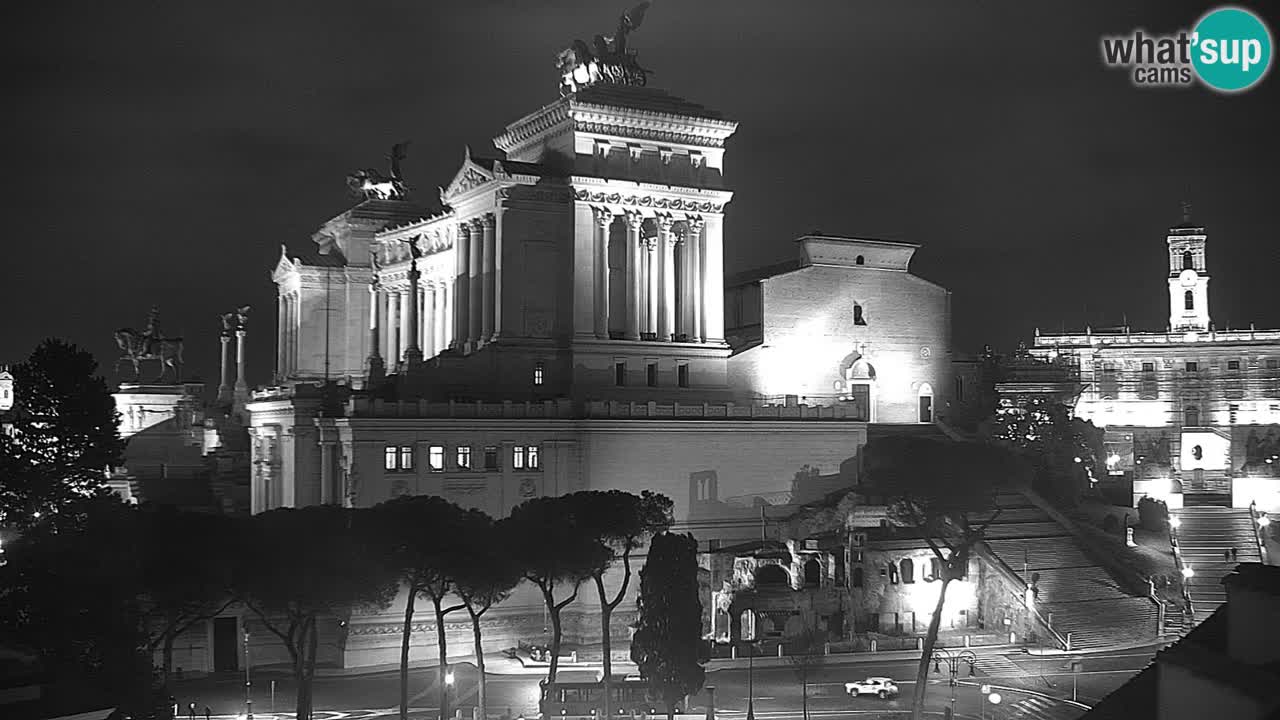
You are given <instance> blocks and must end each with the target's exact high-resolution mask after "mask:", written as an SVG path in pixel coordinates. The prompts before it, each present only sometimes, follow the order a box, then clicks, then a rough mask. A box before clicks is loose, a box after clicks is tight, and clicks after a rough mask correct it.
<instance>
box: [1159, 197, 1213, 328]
mask: <svg viewBox="0 0 1280 720" xmlns="http://www.w3.org/2000/svg"><path fill="white" fill-rule="evenodd" d="M1205 237H1206V236H1205V232H1204V227H1202V226H1199V225H1196V224H1194V223H1192V222H1191V204H1190V203H1183V204H1182V223H1181V224H1179V225H1175V226H1173V227H1171V228H1169V235H1168V236H1167V238H1166V240H1167V241H1168V243H1169V328H1170V330H1173V331H1175V332H1177V331H1183V332H1200V331H1205V330H1208V329H1209V272H1208V270H1207V268H1206V266H1205V255H1204V242H1205Z"/></svg>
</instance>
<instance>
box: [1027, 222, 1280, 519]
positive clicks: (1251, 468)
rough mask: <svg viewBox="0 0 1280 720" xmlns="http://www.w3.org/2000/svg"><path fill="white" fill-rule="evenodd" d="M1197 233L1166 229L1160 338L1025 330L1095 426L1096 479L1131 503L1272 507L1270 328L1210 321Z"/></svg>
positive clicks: (1279, 409) (1278, 340)
mask: <svg viewBox="0 0 1280 720" xmlns="http://www.w3.org/2000/svg"><path fill="white" fill-rule="evenodd" d="M1207 238H1208V235H1207V234H1206V232H1205V228H1204V227H1203V226H1200V225H1196V224H1193V223H1192V222H1191V221H1190V217H1189V211H1187V212H1185V213H1184V217H1183V222H1182V224H1179V225H1176V226H1174V227H1172V228H1170V229H1169V233H1168V236H1167V237H1166V245H1167V248H1168V261H1169V263H1168V267H1169V271H1168V304H1169V324H1168V326H1167V327H1166V328H1165V330H1164V331H1163V332H1134V331H1132V330H1130V329H1129V328H1128V327H1123V328H1120V329H1112V330H1107V331H1095V330H1094V329H1092V328H1088V329H1086V331H1085V332H1084V333H1074V334H1042V333H1041V332H1040V331H1039V330H1037V331H1036V337H1035V345H1034V347H1033V348H1032V349H1031V352H1032V353H1033V354H1034V355H1036V356H1037V357H1039V358H1041V359H1045V360H1049V361H1052V362H1055V363H1062V362H1066V363H1068V364H1069V365H1071V366H1072V367H1074V368H1075V370H1076V371H1077V372H1078V375H1079V382H1080V383H1081V384H1083V386H1084V389H1083V392H1082V394H1081V395H1080V398H1079V401H1078V402H1077V403H1076V406H1075V411H1076V415H1077V416H1078V417H1080V418H1082V419H1085V420H1092V421H1093V423H1094V424H1095V425H1097V426H1099V427H1103V428H1106V446H1107V464H1108V472H1110V473H1112V474H1114V475H1117V476H1123V477H1131V478H1132V479H1133V494H1134V502H1135V503H1136V502H1137V500H1139V499H1140V498H1142V497H1145V496H1148V495H1149V496H1152V497H1155V498H1158V499H1162V500H1166V501H1168V502H1170V504H1171V505H1172V506H1174V507H1178V506H1180V505H1181V504H1182V503H1187V504H1217V505H1234V506H1236V507H1247V506H1248V505H1249V503H1250V502H1253V501H1256V502H1257V503H1258V505H1259V506H1260V507H1262V508H1263V509H1266V510H1268V511H1271V512H1276V511H1280V475H1278V474H1277V467H1278V464H1280V330H1256V329H1254V328H1252V327H1250V328H1249V329H1248V330H1231V329H1221V328H1218V327H1217V326H1216V325H1215V324H1214V323H1213V321H1212V319H1211V315H1210V309H1209V293H1208V287H1209V276H1210V275H1209V269H1208V262H1207V256H1206V245H1207Z"/></svg>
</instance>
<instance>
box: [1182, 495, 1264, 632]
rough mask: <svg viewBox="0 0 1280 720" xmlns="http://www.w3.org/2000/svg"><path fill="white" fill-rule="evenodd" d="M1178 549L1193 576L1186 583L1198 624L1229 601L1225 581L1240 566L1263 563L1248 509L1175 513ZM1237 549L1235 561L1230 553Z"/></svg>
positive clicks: (1206, 509)
mask: <svg viewBox="0 0 1280 720" xmlns="http://www.w3.org/2000/svg"><path fill="white" fill-rule="evenodd" d="M1173 516H1174V517H1176V518H1178V520H1179V521H1180V526H1179V527H1178V529H1177V538H1178V550H1179V553H1180V555H1181V557H1182V563H1183V567H1189V568H1191V571H1192V576H1191V577H1190V578H1187V579H1186V580H1184V581H1183V582H1184V585H1185V587H1186V589H1187V594H1188V595H1189V596H1190V597H1191V606H1192V608H1193V609H1194V610H1195V622H1196V623H1200V622H1202V621H1203V620H1204V619H1205V618H1207V617H1209V616H1210V615H1212V614H1213V613H1214V611H1215V610H1217V609H1218V608H1219V607H1221V606H1222V604H1223V603H1225V602H1226V601H1227V593H1226V589H1225V588H1223V587H1222V579H1223V578H1224V577H1226V576H1227V575H1228V574H1230V573H1231V571H1232V570H1234V569H1235V567H1236V565H1237V564H1238V563H1243V562H1262V554H1261V552H1259V550H1258V542H1257V537H1256V536H1255V535H1254V530H1253V522H1254V521H1253V517H1252V516H1251V515H1250V513H1249V510H1248V509H1247V508H1224V507H1186V508H1182V509H1181V510H1175V511H1174V512H1173ZM1233 548H1234V549H1235V551H1236V555H1235V559H1234V560H1233V559H1231V555H1230V551H1231V550H1232V549H1233Z"/></svg>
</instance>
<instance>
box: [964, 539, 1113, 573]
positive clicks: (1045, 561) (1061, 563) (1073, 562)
mask: <svg viewBox="0 0 1280 720" xmlns="http://www.w3.org/2000/svg"><path fill="white" fill-rule="evenodd" d="M987 544H988V545H990V546H991V550H992V551H993V552H995V553H996V554H997V555H999V556H1000V557H1001V558H1002V559H1003V560H1004V561H1005V562H1007V563H1008V564H1009V567H1011V568H1013V569H1014V570H1015V571H1021V570H1022V566H1023V564H1026V566H1027V569H1029V570H1043V569H1046V568H1065V567H1090V566H1092V565H1093V564H1094V563H1093V561H1092V560H1090V559H1089V557H1088V556H1087V555H1085V554H1084V552H1083V551H1082V550H1080V548H1078V547H1076V545H1075V543H1064V542H1062V539H1061V538H1058V537H1053V538H1024V539H1021V540H990V541H988V542H987Z"/></svg>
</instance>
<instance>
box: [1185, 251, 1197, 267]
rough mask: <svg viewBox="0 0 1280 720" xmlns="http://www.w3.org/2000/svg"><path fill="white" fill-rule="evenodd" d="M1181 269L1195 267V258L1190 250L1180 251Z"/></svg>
mask: <svg viewBox="0 0 1280 720" xmlns="http://www.w3.org/2000/svg"><path fill="white" fill-rule="evenodd" d="M1182 269H1183V270H1195V269H1196V259H1195V256H1194V255H1192V254H1191V251H1190V250H1188V251H1186V252H1184V253H1182Z"/></svg>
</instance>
